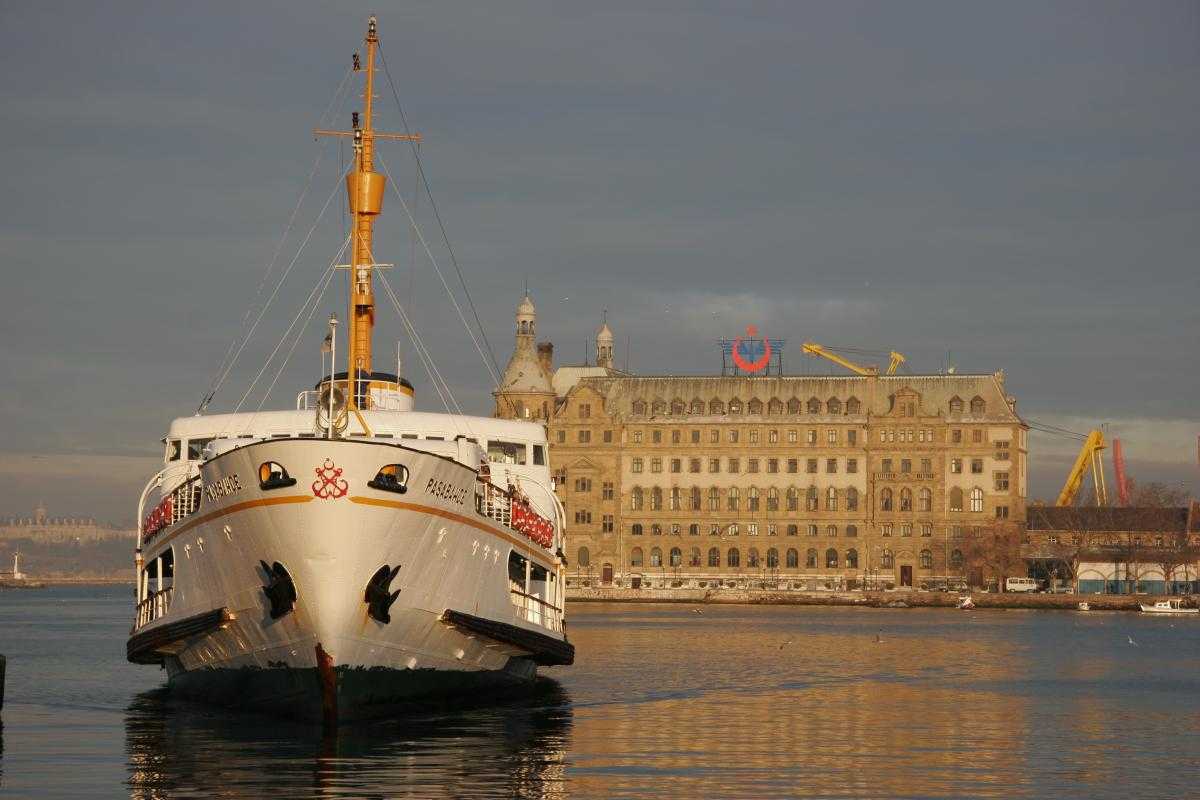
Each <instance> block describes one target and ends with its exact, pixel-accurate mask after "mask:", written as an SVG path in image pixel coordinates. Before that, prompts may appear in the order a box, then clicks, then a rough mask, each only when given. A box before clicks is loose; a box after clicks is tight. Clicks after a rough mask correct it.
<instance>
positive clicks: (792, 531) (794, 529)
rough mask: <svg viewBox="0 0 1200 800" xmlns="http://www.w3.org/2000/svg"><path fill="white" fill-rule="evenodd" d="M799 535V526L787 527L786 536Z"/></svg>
mask: <svg viewBox="0 0 1200 800" xmlns="http://www.w3.org/2000/svg"><path fill="white" fill-rule="evenodd" d="M799 534H800V526H799V525H788V526H787V535H788V536H798V535H799Z"/></svg>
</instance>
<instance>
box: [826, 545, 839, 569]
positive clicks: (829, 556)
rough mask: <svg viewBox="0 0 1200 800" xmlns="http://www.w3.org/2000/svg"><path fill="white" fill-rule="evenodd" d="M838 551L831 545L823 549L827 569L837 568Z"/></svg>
mask: <svg viewBox="0 0 1200 800" xmlns="http://www.w3.org/2000/svg"><path fill="white" fill-rule="evenodd" d="M837 565H838V552H837V550H834V549H833V548H832V547H831V548H829V549H828V550H826V551H825V567H826V568H827V569H837Z"/></svg>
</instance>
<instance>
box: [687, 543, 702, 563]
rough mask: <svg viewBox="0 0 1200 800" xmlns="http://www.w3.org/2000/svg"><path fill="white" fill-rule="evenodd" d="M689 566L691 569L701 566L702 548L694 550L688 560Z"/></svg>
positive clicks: (694, 548)
mask: <svg viewBox="0 0 1200 800" xmlns="http://www.w3.org/2000/svg"><path fill="white" fill-rule="evenodd" d="M688 566H689V567H698V566H700V548H699V547H693V548H692V557H691V558H690V559H688Z"/></svg>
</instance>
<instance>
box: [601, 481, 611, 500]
mask: <svg viewBox="0 0 1200 800" xmlns="http://www.w3.org/2000/svg"><path fill="white" fill-rule="evenodd" d="M600 499H601V500H612V499H613V485H612V484H611V483H605V484H602V485H601V487H600Z"/></svg>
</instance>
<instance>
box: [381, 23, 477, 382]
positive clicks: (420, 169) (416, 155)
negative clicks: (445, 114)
mask: <svg viewBox="0 0 1200 800" xmlns="http://www.w3.org/2000/svg"><path fill="white" fill-rule="evenodd" d="M378 46H379V61H380V63H381V64H383V73H384V75H386V76H387V80H388V86H389V87H390V88H391V90H392V97H393V98H394V99H395V101H396V110H397V111H399V112H400V124H401V125H403V126H404V133H405V134H406V135H409V136H411V135H412V131H411V130H410V129H409V127H408V117H407V116H406V115H405V113H404V106H403V105H402V104H401V103H400V93H399V92H398V91H397V89H396V83H395V81H393V80H392V72H391V70H389V69H388V65H387V57H386V56H385V55H384V54H383V41H382V40H380V41H379V44H378ZM408 144H409V147H411V148H412V153H413V161H414V162H415V163H416V165H417V175H418V176H420V178H421V184H422V185H423V186H424V187H425V194H426V196H428V197H429V205H430V207H431V208H432V209H433V216H434V218H435V219H436V220H437V224H438V228H439V229H440V230H441V233H442V241H443V242H445V243H446V252H447V253H449V254H450V263H452V264H453V265H454V271H455V273H457V275H458V282H459V284H460V285H461V286H462V290H463V294H464V295H465V296H466V298H467V305H468V306H469V307H470V309H471V316H472V317H473V318H474V319H475V325H476V326H477V327H478V328H479V335H480V337H482V339H483V343H484V345H485V346H486V347H487V356H488V357H490V359H491V363H490V365H489V371H491V373H492V378H493V379H494V380H495V382H496V388H497V389H499V388H500V364H499V363H498V362H497V361H496V353H495V351H494V350H493V349H492V344H491V342H489V341H488V338H487V331H485V330H484V327H483V323H482V322H481V321H480V320H479V312H478V311H477V310H476V308H475V301H474V300H472V299H471V292H470V290H469V289H468V288H467V281H466V279H465V278H464V277H463V273H462V268H461V267H459V264H458V258H457V257H456V256H455V255H454V248H453V247H452V246H451V245H450V236H449V234H447V233H446V225H445V223H444V222H442V215H441V212H439V211H438V207H437V202H436V201H435V200H434V199H433V190H432V189H431V188H430V187H429V179H428V177H426V175H425V167H424V165H423V164H422V162H421V154H420V152H419V150H418V148H417V144H416V142H414V141H412V140H411V139H410V140H409V142H408ZM381 160H382V159H381ZM410 217H411V215H410ZM422 243H424V242H422ZM426 250H428V246H426ZM431 258H432V256H431ZM440 274H441V273H440V272H439V277H440ZM442 282H443V283H445V280H443V281H442ZM457 306H458V304H457V303H455V307H456V308H457ZM459 315H460V316H461V315H462V313H461V311H460V312H459ZM464 322H465V320H464ZM471 338H472V340H473V339H474V338H475V337H474V334H472V336H471ZM476 347H478V345H476ZM480 355H482V353H480ZM485 363H487V358H485ZM493 367H494V369H493Z"/></svg>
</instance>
